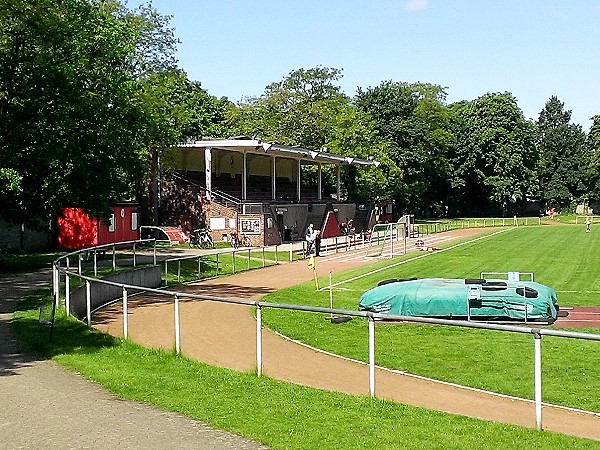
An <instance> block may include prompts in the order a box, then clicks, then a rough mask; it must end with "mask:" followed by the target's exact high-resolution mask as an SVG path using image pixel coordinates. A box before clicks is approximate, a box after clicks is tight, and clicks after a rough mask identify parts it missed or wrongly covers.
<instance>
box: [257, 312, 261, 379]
mask: <svg viewBox="0 0 600 450" xmlns="http://www.w3.org/2000/svg"><path fill="white" fill-rule="evenodd" d="M256 370H257V374H258V376H259V377H260V376H261V375H262V309H261V307H260V305H256Z"/></svg>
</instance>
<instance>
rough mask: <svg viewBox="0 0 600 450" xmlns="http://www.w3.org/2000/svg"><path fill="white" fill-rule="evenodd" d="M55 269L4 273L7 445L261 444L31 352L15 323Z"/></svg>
mask: <svg viewBox="0 0 600 450" xmlns="http://www.w3.org/2000/svg"><path fill="white" fill-rule="evenodd" d="M50 280H51V272H50V271H49V270H44V271H40V272H36V273H30V274H18V275H2V276H0V399H2V407H1V408H0V448H3V449H21V448H28V449H38V448H39V449H41V448H44V449H49V448H50V449H58V448H60V449H75V448H76V449H83V448H86V449H114V448H117V447H118V448H121V449H148V448H153V449H211V450H212V449H259V448H265V447H263V446H260V445H259V444H257V443H255V442H253V441H250V440H248V439H245V438H242V437H240V436H237V435H234V434H231V433H226V432H223V431H219V430H215V429H212V428H209V427H208V426H206V425H204V424H202V423H200V422H198V421H194V420H191V419H188V418H186V417H183V416H181V415H178V414H174V413H170V412H165V411H162V410H159V409H156V408H154V407H151V406H148V405H144V404H140V403H135V402H129V401H123V400H120V399H118V398H116V397H113V396H112V395H111V394H109V393H108V392H107V391H105V390H104V389H103V388H101V387H100V386H98V385H96V384H94V383H92V382H89V381H86V380H84V379H83V378H82V377H80V376H79V375H77V374H75V373H72V372H69V371H67V370H65V369H64V368H62V367H61V366H60V365H58V364H56V363H54V362H52V361H47V360H43V359H40V358H36V357H35V356H34V355H31V354H28V353H25V352H23V350H22V348H21V347H20V346H19V343H18V341H17V340H16V339H15V336H14V335H13V333H12V330H11V325H10V321H11V316H12V312H13V311H14V310H15V308H16V304H17V302H18V301H19V300H20V299H21V298H22V297H23V296H25V295H27V293H28V292H30V291H31V290H34V289H36V288H38V287H42V286H44V285H47V284H48V283H49V281H50Z"/></svg>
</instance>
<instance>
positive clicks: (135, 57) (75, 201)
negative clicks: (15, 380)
mask: <svg viewBox="0 0 600 450" xmlns="http://www.w3.org/2000/svg"><path fill="white" fill-rule="evenodd" d="M168 23H169V18H168V17H165V16H161V15H160V14H159V13H157V12H156V11H155V10H153V9H152V7H150V6H142V7H140V8H138V9H136V10H129V9H127V8H125V6H124V5H123V4H121V3H119V2H118V1H114V0H98V1H96V0H94V1H91V0H36V1H33V2H30V1H25V0H5V1H2V2H0V24H1V27H0V201H1V202H2V208H0V218H2V219H5V220H8V221H11V222H15V223H21V222H28V223H34V224H35V223H47V221H48V219H49V218H51V217H54V216H55V215H56V214H57V212H58V211H59V210H60V208H61V207H64V206H69V205H76V206H81V207H85V208H87V209H88V210H89V211H90V212H91V213H93V214H94V215H97V216H102V215H103V214H104V213H105V212H106V211H107V208H108V207H109V206H111V205H113V204H115V203H116V202H119V201H123V200H128V199H134V198H140V197H143V196H144V195H146V194H147V192H146V190H147V185H148V184H147V182H148V181H149V180H150V179H151V178H152V175H153V167H154V166H155V165H154V164H153V160H154V161H155V160H156V159H157V156H158V153H157V151H156V149H157V148H164V147H165V146H168V145H171V144H173V143H176V142H177V140H178V139H179V137H180V136H181V135H183V134H188V133H190V132H192V133H194V134H195V135H201V134H203V133H212V132H213V131H215V130H214V128H213V127H211V124H212V123H213V122H218V121H219V120H223V113H222V108H223V102H221V103H220V102H219V101H217V100H215V99H213V98H211V97H210V96H209V95H208V94H206V92H204V91H203V90H202V89H201V88H200V85H199V83H197V82H190V81H189V80H187V78H186V76H185V74H183V73H182V72H181V71H178V70H176V66H175V58H174V52H175V49H176V44H177V40H176V39H175V37H174V35H173V32H172V30H171V29H169V28H168ZM180 105H184V106H183V107H180ZM182 110H184V111H182Z"/></svg>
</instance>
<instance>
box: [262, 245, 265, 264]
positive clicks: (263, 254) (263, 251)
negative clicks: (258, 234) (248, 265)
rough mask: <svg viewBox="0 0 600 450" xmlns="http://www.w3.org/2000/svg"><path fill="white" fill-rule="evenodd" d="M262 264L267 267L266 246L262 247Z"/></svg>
mask: <svg viewBox="0 0 600 450" xmlns="http://www.w3.org/2000/svg"><path fill="white" fill-rule="evenodd" d="M262 260H263V261H262V266H263V267H265V247H264V246H263V248H262Z"/></svg>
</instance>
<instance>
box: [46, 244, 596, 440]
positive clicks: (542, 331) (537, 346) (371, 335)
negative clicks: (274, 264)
mask: <svg viewBox="0 0 600 450" xmlns="http://www.w3.org/2000/svg"><path fill="white" fill-rule="evenodd" d="M64 258H65V257H64V256H63V257H61V258H59V259H57V260H56V261H55V262H54V263H53V293H54V294H55V296H56V305H58V299H59V297H60V274H61V273H62V274H64V275H65V276H66V277H70V276H75V277H79V278H80V279H83V280H84V281H85V283H86V320H87V323H88V325H91V320H92V313H93V311H92V310H91V289H90V286H91V283H103V284H107V285H112V286H119V287H121V288H122V291H123V295H122V302H123V333H124V336H125V337H126V338H127V333H128V314H127V312H128V290H136V291H138V292H139V291H141V292H144V293H149V294H152V293H154V294H157V295H161V296H166V297H171V298H173V305H174V316H175V318H174V320H175V335H174V341H175V349H176V351H177V352H178V353H179V352H180V351H181V348H180V347H181V326H180V324H181V322H180V309H179V302H180V299H181V298H189V299H198V300H204V301H215V302H222V303H230V304H239V305H248V306H254V307H256V311H257V312H256V365H257V373H258V376H261V374H262V342H263V340H262V328H263V327H262V309H263V308H274V309H288V310H295V311H305V312H311V313H322V314H327V315H329V316H330V317H332V316H333V315H344V316H350V317H359V318H364V319H366V320H367V321H368V366H369V393H370V395H371V397H375V387H376V385H375V321H376V320H386V321H388V322H389V321H409V322H417V323H426V324H432V325H445V326H453V327H462V328H475V329H485V330H495V331H504V332H512V333H521V334H531V335H532V336H533V340H534V346H533V347H534V358H533V374H534V393H533V394H534V406H535V408H534V409H535V423H536V428H537V429H538V430H542V376H541V374H542V358H541V339H542V336H543V335H547V336H557V337H564V338H571V339H585V340H593V341H600V334H593V333H581V332H571V331H562V330H552V329H547V328H536V327H531V326H518V325H503V324H491V323H483V322H474V321H468V320H467V321H461V320H449V319H435V318H429V317H414V316H402V315H389V314H380V313H373V312H365V311H357V310H347V309H339V308H332V307H329V308H324V307H317V306H308V305H296V304H284V303H272V302H262V301H255V300H249V299H239V298H230V297H218V296H210V295H202V294H192V293H188V292H177V291H172V290H166V289H156V288H146V287H142V286H134V285H128V284H123V283H115V282H112V281H108V280H102V279H97V278H93V277H88V276H85V275H82V274H81V273H80V272H73V271H71V270H70V269H69V268H68V264H64V265H61V264H60V261H61V260H62V259H64ZM68 285H69V284H68V283H65V286H68ZM65 297H68V293H65ZM115 301H118V299H116V300H115ZM104 306H107V305H104Z"/></svg>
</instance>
